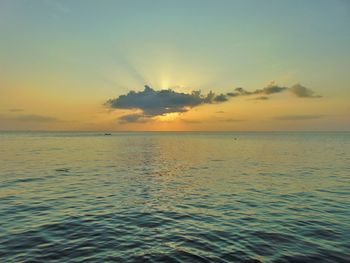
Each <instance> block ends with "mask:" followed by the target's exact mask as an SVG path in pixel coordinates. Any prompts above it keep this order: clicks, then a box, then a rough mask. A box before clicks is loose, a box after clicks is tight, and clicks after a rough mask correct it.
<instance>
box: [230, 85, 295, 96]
mask: <svg viewBox="0 0 350 263" xmlns="http://www.w3.org/2000/svg"><path fill="white" fill-rule="evenodd" d="M287 89H288V88H287V87H282V86H278V85H276V84H275V82H271V83H270V84H269V85H268V86H266V87H264V88H262V89H257V90H255V91H248V90H245V89H244V88H236V89H235V91H234V92H229V93H227V94H226V95H227V96H229V97H236V96H249V95H271V94H274V93H280V92H283V91H285V90H287Z"/></svg>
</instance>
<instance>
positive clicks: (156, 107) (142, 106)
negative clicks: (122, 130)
mask: <svg viewBox="0 0 350 263" xmlns="http://www.w3.org/2000/svg"><path fill="white" fill-rule="evenodd" d="M227 100H228V99H227V97H226V95H224V94H220V95H215V94H214V93H213V92H211V91H210V92H209V93H208V94H207V95H202V94H201V92H200V91H192V93H182V92H176V91H174V90H172V89H167V90H159V91H156V90H154V89H152V88H150V87H149V86H145V88H144V90H143V91H139V92H135V91H130V92H129V93H128V94H126V95H121V96H119V97H117V98H115V99H111V100H108V101H107V103H106V105H107V106H109V107H111V108H115V109H139V110H141V111H142V113H137V114H130V115H124V116H122V117H121V118H120V120H121V121H122V122H138V121H140V120H142V119H145V118H151V117H154V116H159V115H164V114H166V113H173V112H186V111H188V109H190V108H193V107H196V106H199V105H201V104H211V103H221V102H225V101H227Z"/></svg>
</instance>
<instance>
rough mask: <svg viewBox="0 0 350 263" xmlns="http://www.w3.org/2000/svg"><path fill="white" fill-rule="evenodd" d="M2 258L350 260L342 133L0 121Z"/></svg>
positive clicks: (348, 147) (348, 177) (346, 139)
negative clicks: (19, 126) (142, 129)
mask: <svg viewBox="0 0 350 263" xmlns="http://www.w3.org/2000/svg"><path fill="white" fill-rule="evenodd" d="M0 262H350V133H345V132H344V133H340V132H339V133H311V132H310V133H112V135H111V136H104V134H103V133H98V132H94V133H92V132H82V133H79V132H74V133H68V132H56V133H54V132H27V133H25V132H1V133H0Z"/></svg>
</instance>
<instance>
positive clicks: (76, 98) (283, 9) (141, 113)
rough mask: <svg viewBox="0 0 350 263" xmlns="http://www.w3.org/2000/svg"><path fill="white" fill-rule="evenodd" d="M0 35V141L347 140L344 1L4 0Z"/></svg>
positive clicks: (349, 93) (349, 8)
mask: <svg viewBox="0 0 350 263" xmlns="http://www.w3.org/2000/svg"><path fill="white" fill-rule="evenodd" d="M0 32H1V38H0V74H1V75H0V130H239V131H241V130H350V114H349V113H350V74H349V73H350V71H349V69H350V1H347V0H333V1H332V0H327V1H325V0H289V1H288V0H286V1H277V0H268V1H258V0H250V1H246V0H244V1H243V0H242V1H236V0H177V1H170V0H145V1H138V0H128V1H112V0H103V1H96V0H95V1H90V0H76V1H68V0H37V1H34V0H22V1H19V0H2V1H0ZM145 85H148V86H149V88H146V89H145V88H144V86H145ZM237 88H243V90H242V89H237ZM162 89H171V91H169V90H168V91H167V92H160V90H162ZM131 90H133V91H135V92H134V93H129V92H130V91H131ZM197 90H201V94H202V95H198V94H197V93H192V92H193V91H197ZM210 91H212V92H213V93H215V95H213V96H212V97H210V94H211V93H210ZM208 93H209V96H208ZM196 94H197V95H196ZM122 95H126V96H122ZM220 95H222V96H221V97H220ZM120 96H121V97H120ZM209 97H210V98H209ZM108 101H109V102H108ZM106 102H107V103H106Z"/></svg>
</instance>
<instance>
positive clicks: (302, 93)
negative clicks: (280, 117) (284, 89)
mask: <svg viewBox="0 0 350 263" xmlns="http://www.w3.org/2000/svg"><path fill="white" fill-rule="evenodd" d="M289 91H290V92H291V93H293V94H294V95H295V96H297V97H299V98H322V96H319V95H315V92H314V91H312V90H311V89H309V88H306V87H304V86H302V85H300V84H295V85H293V86H292V87H290V88H289Z"/></svg>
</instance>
